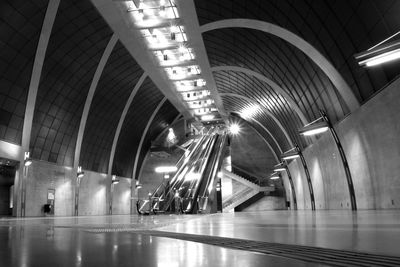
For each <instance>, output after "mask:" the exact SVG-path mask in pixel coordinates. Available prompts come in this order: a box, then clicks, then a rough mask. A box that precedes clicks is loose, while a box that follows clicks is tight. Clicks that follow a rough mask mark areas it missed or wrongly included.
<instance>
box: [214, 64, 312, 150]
mask: <svg viewBox="0 0 400 267" xmlns="http://www.w3.org/2000/svg"><path fill="white" fill-rule="evenodd" d="M214 77H215V82H216V84H217V88H218V92H219V93H220V94H222V95H224V94H230V93H233V94H238V95H243V96H246V97H249V98H251V99H252V100H254V101H256V102H258V103H259V104H260V106H261V107H262V110H264V109H265V110H268V112H270V113H271V114H272V115H274V116H275V117H276V118H277V119H278V120H279V121H280V122H281V123H282V125H283V127H284V128H285V129H286V131H287V132H288V134H289V135H290V137H291V139H292V140H294V141H295V142H296V143H298V144H299V145H301V146H305V145H307V144H306V142H305V139H304V138H301V137H299V135H298V133H297V129H299V128H301V127H302V123H301V121H300V118H299V117H298V116H297V114H295V112H294V111H293V109H291V107H290V105H289V103H288V102H287V101H286V100H285V98H283V97H282V96H281V95H279V94H277V93H276V92H275V91H274V90H273V89H272V88H271V87H270V86H269V85H268V84H266V83H264V82H261V81H260V80H258V79H255V78H253V77H251V76H248V75H247V74H244V73H239V72H233V71H219V72H214ZM243 111H245V110H240V111H239V112H243Z"/></svg>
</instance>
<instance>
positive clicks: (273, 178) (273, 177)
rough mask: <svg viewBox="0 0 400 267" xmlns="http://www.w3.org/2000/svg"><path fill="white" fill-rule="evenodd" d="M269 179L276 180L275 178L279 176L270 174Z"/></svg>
mask: <svg viewBox="0 0 400 267" xmlns="http://www.w3.org/2000/svg"><path fill="white" fill-rule="evenodd" d="M269 179H271V180H277V179H279V176H271V177H270V178H269Z"/></svg>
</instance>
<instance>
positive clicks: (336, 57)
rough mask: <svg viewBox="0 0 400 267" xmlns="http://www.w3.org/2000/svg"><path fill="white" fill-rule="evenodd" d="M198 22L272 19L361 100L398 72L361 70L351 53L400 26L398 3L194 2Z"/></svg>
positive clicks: (390, 66)
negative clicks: (301, 41) (322, 57)
mask: <svg viewBox="0 0 400 267" xmlns="http://www.w3.org/2000/svg"><path fill="white" fill-rule="evenodd" d="M195 3H196V9H197V14H198V16H199V22H200V24H205V23H208V22H212V21H216V20H221V19H229V18H248V19H257V20H262V21H267V22H270V23H274V24H276V25H278V26H281V27H284V28H286V29H288V30H289V31H291V32H293V33H295V34H297V35H299V36H301V37H302V38H303V39H305V40H306V41H307V42H309V43H310V44H311V45H313V46H314V47H316V48H317V49H318V50H319V51H320V52H321V53H323V54H324V55H325V56H326V57H327V58H328V59H329V60H330V61H331V62H332V63H333V64H334V66H335V67H336V69H338V71H339V72H340V73H341V75H342V76H343V77H344V78H345V80H346V81H347V83H348V84H349V85H350V86H351V88H352V90H353V92H354V93H355V95H356V96H357V97H358V98H359V100H361V101H362V102H363V101H365V100H367V99H368V98H370V97H371V96H372V95H373V94H374V93H375V92H377V91H378V90H379V89H381V88H382V87H383V86H385V85H386V84H387V83H388V82H389V81H390V80H392V79H393V78H394V77H395V76H397V75H398V74H399V73H400V70H399V69H398V68H396V65H395V64H387V65H385V66H383V67H377V68H372V69H363V68H360V67H359V66H358V65H357V64H356V62H355V60H354V57H353V55H354V54H356V53H358V52H361V51H364V50H366V49H368V48H369V47H371V46H373V45H375V44H377V43H379V42H380V41H382V40H384V39H386V38H387V37H389V36H391V35H392V34H394V33H395V32H397V31H398V30H399V28H400V20H399V19H398V14H399V13H400V2H399V1H396V0H379V1H359V0H338V1H318V0H314V1H289V0H280V1H262V0H258V1H253V0H221V1H211V0H195Z"/></svg>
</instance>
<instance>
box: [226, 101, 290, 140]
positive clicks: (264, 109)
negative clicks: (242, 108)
mask: <svg viewBox="0 0 400 267" xmlns="http://www.w3.org/2000/svg"><path fill="white" fill-rule="evenodd" d="M219 95H220V96H231V97H236V98H241V99H244V100H246V101H248V102H251V103H253V104H256V105H258V106H260V107H261V108H262V111H263V112H264V113H266V114H267V115H268V116H270V117H271V118H272V119H273V120H274V122H275V123H276V124H277V125H278V127H279V128H280V129H281V131H282V132H283V134H284V135H285V137H286V140H287V141H288V143H289V144H290V146H292V147H293V146H294V145H293V142H292V139H291V138H290V136H289V134H288V133H287V132H286V130H285V128H284V127H283V125H282V124H281V122H280V121H279V120H278V119H277V118H276V117H275V115H274V114H272V113H271V112H270V111H269V110H267V109H266V108H264V107H263V106H262V105H261V104H260V103H258V101H256V100H254V99H251V98H249V97H247V96H243V95H239V94H234V93H220V94H219ZM234 112H237V111H234ZM271 136H272V135H271ZM275 142H276V140H275ZM278 146H279V145H278ZM279 147H280V146H279Z"/></svg>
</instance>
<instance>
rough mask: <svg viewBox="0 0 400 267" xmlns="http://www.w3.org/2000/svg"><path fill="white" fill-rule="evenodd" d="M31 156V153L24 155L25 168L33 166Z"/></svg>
mask: <svg viewBox="0 0 400 267" xmlns="http://www.w3.org/2000/svg"><path fill="white" fill-rule="evenodd" d="M29 155H30V152H25V154H24V165H25V167H28V166H30V165H31V164H32V159H31V157H30V156H29Z"/></svg>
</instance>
